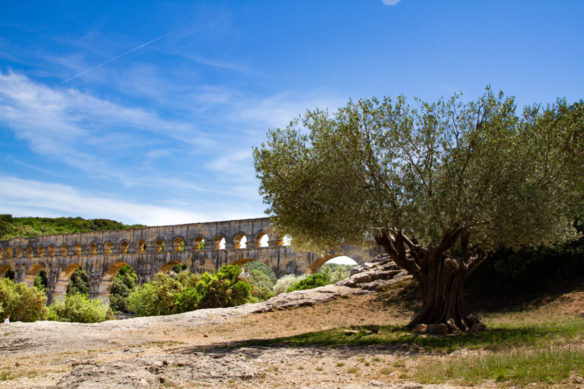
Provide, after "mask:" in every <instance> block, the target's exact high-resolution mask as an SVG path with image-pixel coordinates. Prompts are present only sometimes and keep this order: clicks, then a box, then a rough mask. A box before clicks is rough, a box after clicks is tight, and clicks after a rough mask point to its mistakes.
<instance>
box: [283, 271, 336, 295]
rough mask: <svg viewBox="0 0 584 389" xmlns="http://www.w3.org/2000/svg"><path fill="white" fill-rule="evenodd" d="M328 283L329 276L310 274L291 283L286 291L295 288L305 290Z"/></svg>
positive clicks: (291, 290)
mask: <svg viewBox="0 0 584 389" xmlns="http://www.w3.org/2000/svg"><path fill="white" fill-rule="evenodd" d="M328 284H330V282H329V278H328V276H327V275H326V274H320V273H316V274H311V275H309V276H308V277H306V278H305V279H303V280H301V281H298V282H295V283H293V284H291V285H290V286H289V287H288V289H286V292H293V291H295V290H306V289H313V288H318V287H319V286H325V285H328Z"/></svg>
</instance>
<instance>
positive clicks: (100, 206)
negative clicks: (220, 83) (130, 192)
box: [0, 176, 258, 226]
mask: <svg viewBox="0 0 584 389" xmlns="http://www.w3.org/2000/svg"><path fill="white" fill-rule="evenodd" d="M0 182H2V191H1V192H0V213H6V212H10V213H12V214H13V215H14V216H45V217H56V216H63V215H69V216H81V217H85V218H108V219H113V220H119V221H122V222H125V223H130V224H135V223H140V224H146V225H151V226H155V225H168V224H181V223H194V222H203V221H215V220H228V219H238V218H246V217H250V216H252V215H249V214H246V213H244V212H241V213H238V212H237V211H235V212H233V211H227V212H223V213H221V212H218V211H217V209H207V208H201V210H200V212H193V211H192V210H191V209H192V208H190V209H189V208H188V207H186V206H185V207H172V206H164V205H152V204H147V203H140V202H131V201H125V200H121V199H116V198H114V197H112V196H107V195H104V196H99V195H95V194H93V193H88V192H83V191H79V190H77V189H75V188H72V187H70V186H67V185H58V184H52V183H47V182H41V181H34V180H23V179H19V178H15V177H10V176H0ZM255 216H258V215H255Z"/></svg>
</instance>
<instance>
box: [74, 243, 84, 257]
mask: <svg viewBox="0 0 584 389" xmlns="http://www.w3.org/2000/svg"><path fill="white" fill-rule="evenodd" d="M81 254H83V247H81V245H80V244H79V243H75V245H74V246H73V255H81Z"/></svg>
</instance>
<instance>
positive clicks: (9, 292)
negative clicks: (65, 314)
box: [0, 277, 49, 322]
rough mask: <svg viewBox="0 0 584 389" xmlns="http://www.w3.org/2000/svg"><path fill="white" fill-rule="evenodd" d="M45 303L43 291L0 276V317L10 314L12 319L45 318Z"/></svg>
mask: <svg viewBox="0 0 584 389" xmlns="http://www.w3.org/2000/svg"><path fill="white" fill-rule="evenodd" d="M46 304H47V296H46V295H45V293H44V292H43V291H41V290H39V289H37V288H35V287H28V286H26V285H25V284H20V283H15V282H13V281H12V280H9V279H8V278H3V277H2V278H0V318H2V319H3V318H4V317H6V316H8V315H10V319H11V320H12V321H28V322H30V321H36V320H45V319H46V318H47V316H48V312H49V310H48V309H47V307H46Z"/></svg>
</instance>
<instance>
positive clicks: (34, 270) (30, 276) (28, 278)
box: [24, 263, 49, 286]
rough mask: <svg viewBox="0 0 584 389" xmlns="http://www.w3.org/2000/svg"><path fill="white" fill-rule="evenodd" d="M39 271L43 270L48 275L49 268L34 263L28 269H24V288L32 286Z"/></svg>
mask: <svg viewBox="0 0 584 389" xmlns="http://www.w3.org/2000/svg"><path fill="white" fill-rule="evenodd" d="M41 270H43V271H44V272H45V274H46V275H48V274H49V271H48V270H49V268H48V266H47V265H45V264H44V263H35V264H34V265H32V266H30V267H29V268H28V269H26V271H25V273H24V283H25V284H26V286H33V285H34V280H35V278H36V276H37V274H39V272H40V271H41Z"/></svg>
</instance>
